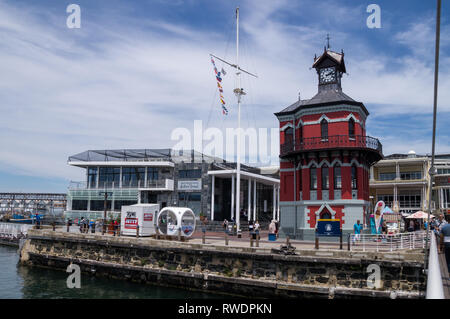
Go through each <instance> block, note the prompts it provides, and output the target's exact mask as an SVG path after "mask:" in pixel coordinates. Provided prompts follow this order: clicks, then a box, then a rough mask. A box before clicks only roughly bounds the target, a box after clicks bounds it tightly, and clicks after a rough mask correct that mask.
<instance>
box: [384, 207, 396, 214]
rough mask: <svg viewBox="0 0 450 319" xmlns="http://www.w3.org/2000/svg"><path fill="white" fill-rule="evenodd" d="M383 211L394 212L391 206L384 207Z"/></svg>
mask: <svg viewBox="0 0 450 319" xmlns="http://www.w3.org/2000/svg"><path fill="white" fill-rule="evenodd" d="M383 213H388V214H393V213H394V212H393V211H392V209H390V208H389V207H387V206H386V207H384V209H383Z"/></svg>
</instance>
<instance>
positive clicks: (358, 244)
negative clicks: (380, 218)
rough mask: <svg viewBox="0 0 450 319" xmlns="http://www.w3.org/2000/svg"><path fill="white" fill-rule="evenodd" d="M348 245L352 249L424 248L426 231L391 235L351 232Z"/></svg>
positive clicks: (394, 249) (393, 249)
mask: <svg viewBox="0 0 450 319" xmlns="http://www.w3.org/2000/svg"><path fill="white" fill-rule="evenodd" d="M349 241H350V242H349V246H350V250H352V251H377V252H378V251H396V250H408V249H424V248H425V241H426V231H416V232H410V233H400V234H393V235H367V234H361V235H359V236H357V235H355V234H351V235H350V237H349Z"/></svg>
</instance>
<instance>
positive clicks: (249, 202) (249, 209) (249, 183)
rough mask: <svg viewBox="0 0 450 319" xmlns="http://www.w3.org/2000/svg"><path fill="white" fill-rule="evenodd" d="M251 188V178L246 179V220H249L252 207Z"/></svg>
mask: <svg viewBox="0 0 450 319" xmlns="http://www.w3.org/2000/svg"><path fill="white" fill-rule="evenodd" d="M251 189H252V180H251V179H248V192H247V193H248V196H247V197H248V209H247V218H248V221H250V216H251V214H252V211H251V208H252V206H251V205H252V204H251V202H252V201H251V197H252V191H251Z"/></svg>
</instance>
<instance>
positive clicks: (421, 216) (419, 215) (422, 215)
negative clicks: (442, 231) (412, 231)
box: [406, 210, 434, 219]
mask: <svg viewBox="0 0 450 319" xmlns="http://www.w3.org/2000/svg"><path fill="white" fill-rule="evenodd" d="M406 218H411V219H412V218H415V219H428V214H427V213H425V212H423V211H421V210H419V211H418V212H415V213H414V214H411V215H409V216H408V217H406ZM431 218H434V216H433V215H431Z"/></svg>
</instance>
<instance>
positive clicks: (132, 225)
mask: <svg viewBox="0 0 450 319" xmlns="http://www.w3.org/2000/svg"><path fill="white" fill-rule="evenodd" d="M137 225H138V219H137V218H129V217H127V218H125V228H126V229H136V226H137Z"/></svg>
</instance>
